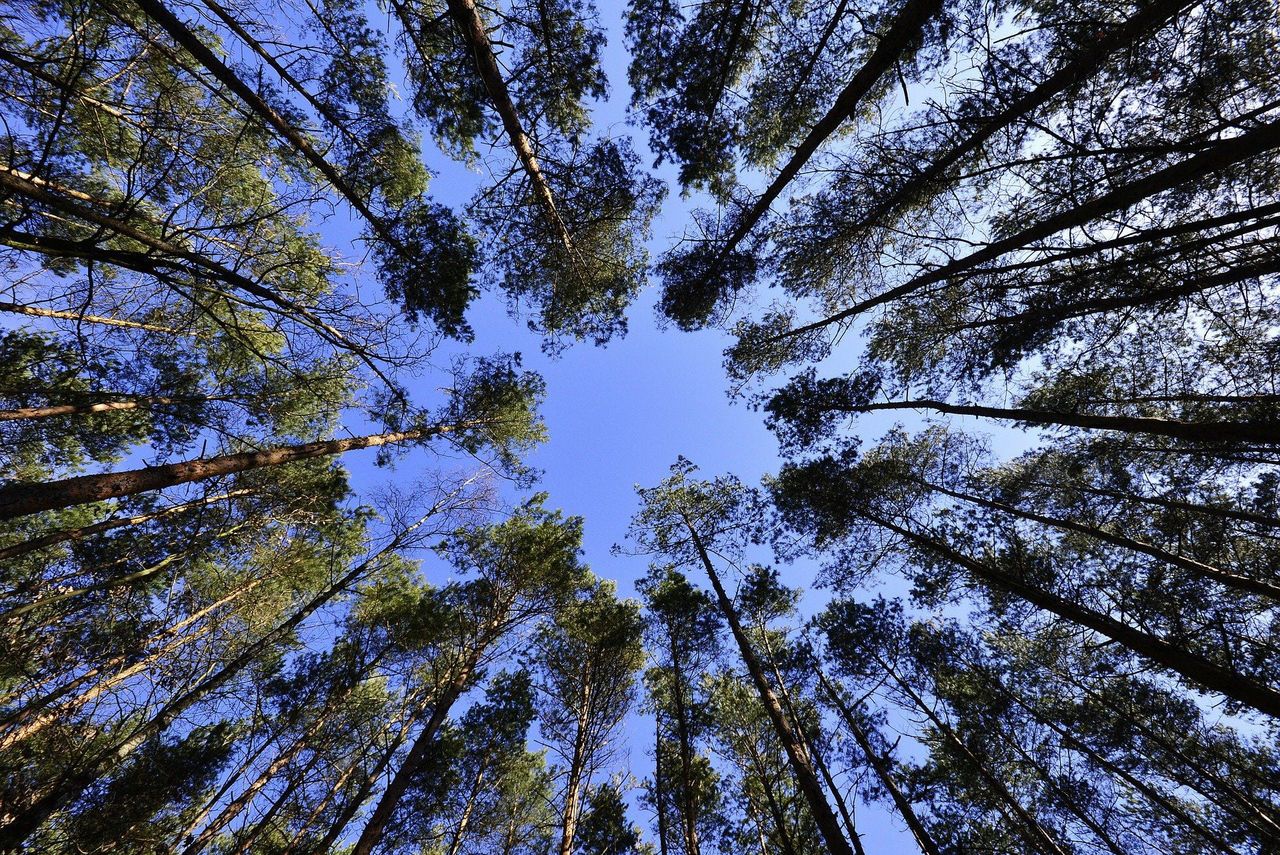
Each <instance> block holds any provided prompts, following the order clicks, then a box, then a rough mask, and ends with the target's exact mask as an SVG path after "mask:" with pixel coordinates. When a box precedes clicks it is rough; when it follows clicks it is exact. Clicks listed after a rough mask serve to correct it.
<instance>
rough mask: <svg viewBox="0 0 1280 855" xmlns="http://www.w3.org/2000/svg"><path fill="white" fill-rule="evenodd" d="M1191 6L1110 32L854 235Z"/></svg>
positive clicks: (1145, 13) (1186, 1) (861, 223)
mask: <svg viewBox="0 0 1280 855" xmlns="http://www.w3.org/2000/svg"><path fill="white" fill-rule="evenodd" d="M1191 5H1193V3H1192V2H1191V0H1162V2H1155V3H1151V4H1150V5H1147V6H1144V7H1143V8H1141V9H1140V10H1139V11H1138V12H1137V13H1136V14H1135V15H1134V16H1133V17H1132V18H1129V19H1128V20H1127V21H1125V22H1124V23H1122V24H1120V25H1118V26H1115V27H1113V28H1111V30H1110V32H1109V33H1108V34H1107V35H1105V36H1104V37H1103V38H1101V39H1099V40H1097V41H1095V42H1094V43H1093V44H1092V46H1091V48H1089V49H1086V50H1084V51H1083V52H1081V53H1080V54H1079V55H1077V56H1076V58H1075V59H1074V60H1072V61H1070V62H1068V63H1067V64H1066V65H1063V66H1062V67H1061V68H1059V69H1058V70H1057V71H1055V72H1054V73H1053V74H1051V75H1050V76H1049V77H1047V78H1046V79H1045V80H1044V81H1043V82H1042V83H1040V84H1039V85H1037V86H1036V87H1035V88H1034V89H1032V90H1031V91H1029V92H1027V93H1025V94H1024V95H1022V96H1021V97H1020V98H1018V99H1017V100H1015V101H1014V102H1013V103H1012V104H1010V105H1009V106H1007V107H1005V108H1004V109H1003V110H1001V111H999V112H998V113H996V114H995V115H993V116H991V117H990V118H987V119H985V120H984V121H982V124H980V125H979V126H978V127H977V129H976V131H975V132H974V133H972V134H970V135H969V136H967V137H965V138H964V139H963V140H961V141H960V142H959V143H958V144H957V145H954V146H952V147H951V148H949V149H947V150H945V151H943V152H941V153H940V154H939V155H938V156H937V157H936V158H935V159H934V160H933V161H932V162H930V163H929V164H927V165H926V166H925V168H924V170H923V171H921V172H919V173H917V174H916V175H914V176H912V177H911V178H910V179H908V180H907V181H906V182H905V183H903V184H902V185H900V186H899V187H898V188H897V189H895V190H892V191H891V192H887V193H877V194H873V195H872V196H871V198H872V200H873V205H872V207H871V209H870V210H869V211H867V212H866V213H864V214H863V215H862V216H861V217H859V218H858V221H857V222H856V223H855V224H854V225H853V227H852V230H854V231H862V230H864V229H867V228H870V227H872V226H874V225H875V224H876V223H878V222H879V221H880V220H881V219H882V218H884V217H886V216H888V215H890V214H892V213H893V212H895V211H897V210H898V209H899V208H901V207H903V206H904V205H907V204H910V203H911V202H912V201H913V200H915V199H916V198H917V197H919V196H920V194H922V193H924V192H926V191H927V190H928V189H929V187H930V186H931V185H933V184H934V183H935V182H936V181H938V180H939V179H941V178H942V177H943V176H944V175H946V173H947V172H948V171H949V170H950V169H951V168H952V167H953V166H955V165H956V164H958V163H959V162H960V161H962V160H963V159H964V158H966V157H968V156H969V155H971V154H974V153H976V152H977V151H978V150H979V149H981V148H982V146H983V145H984V144H985V143H986V142H987V140H989V139H991V138H992V137H993V136H995V135H996V134H997V133H999V132H1000V130H1001V129H1002V128H1005V127H1008V126H1009V125H1010V124H1012V123H1013V122H1016V121H1018V120H1020V119H1022V118H1023V117H1025V116H1028V115H1029V114H1031V113H1032V112H1034V111H1035V110H1038V109H1039V108H1040V107H1043V106H1044V105H1045V104H1047V103H1049V102H1050V101H1051V100H1053V99H1054V98H1056V97H1057V96H1058V95H1060V94H1062V93H1063V92H1065V91H1067V90H1068V89H1070V88H1071V87H1073V86H1077V85H1079V84H1081V83H1083V82H1085V81H1086V80H1088V79H1089V78H1090V77H1092V76H1093V75H1094V74H1096V73H1097V72H1098V71H1099V70H1100V69H1102V67H1103V66H1104V65H1105V64H1106V62H1107V61H1108V60H1109V59H1110V57H1111V56H1112V55H1113V54H1115V53H1116V52H1118V51H1120V50H1122V49H1123V48H1125V47H1128V46H1129V45H1131V44H1133V43H1134V42H1135V41H1137V40H1138V39H1140V38H1142V37H1144V36H1145V35H1146V34H1147V33H1149V32H1154V31H1155V30H1157V29H1158V28H1159V27H1161V26H1163V25H1164V23H1165V22H1166V21H1168V20H1169V19H1170V18H1172V17H1174V16H1175V15H1177V14H1178V13H1179V12H1181V11H1182V10H1183V9H1185V8H1186V7H1188V6H1191Z"/></svg>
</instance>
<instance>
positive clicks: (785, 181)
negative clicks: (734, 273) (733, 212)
mask: <svg viewBox="0 0 1280 855" xmlns="http://www.w3.org/2000/svg"><path fill="white" fill-rule="evenodd" d="M942 5H943V4H942V0H906V2H905V3H903V5H902V8H901V9H900V10H899V11H898V14H897V16H896V17H895V18H894V19H893V23H891V24H890V25H889V29H888V30H887V31H886V32H885V33H884V34H883V35H882V36H880V37H879V39H878V41H877V42H876V49H875V50H874V51H872V53H871V56H869V57H867V60H866V62H865V63H863V65H862V67H861V68H859V69H858V71H857V73H856V74H854V76H853V79H852V80H850V81H849V83H848V85H846V86H845V87H844V89H843V90H842V91H841V92H840V94H839V95H838V96H837V97H836V101H835V103H834V104H832V105H831V109H829V110H828V111H827V112H826V114H824V115H823V117H822V118H821V119H819V120H818V121H817V122H816V123H815V124H814V126H813V128H812V129H811V130H810V131H809V133H808V135H807V136H806V137H805V138H804V140H803V141H802V142H801V143H800V144H799V145H798V146H796V149H795V151H794V152H793V153H792V155H791V157H790V158H789V159H788V160H787V162H786V164H785V165H784V166H783V167H782V169H780V170H778V174H777V175H776V176H774V179H773V181H771V182H770V183H769V186H768V187H766V188H765V190H764V192H763V193H761V194H760V195H759V196H758V197H757V198H756V201H755V204H754V205H752V206H751V209H750V210H749V211H748V212H747V214H746V215H745V216H744V217H743V218H742V219H741V220H740V221H739V222H738V224H737V226H736V227H735V228H734V230H733V232H732V233H731V234H730V236H729V239H728V240H727V241H725V243H724V246H722V247H721V248H720V250H719V252H718V253H717V258H718V259H719V261H721V262H723V261H724V259H725V258H726V257H727V256H728V255H729V254H730V253H732V252H733V251H734V249H736V248H737V246H738V244H739V243H741V242H742V241H743V239H745V238H746V237H747V235H749V234H750V233H751V231H752V229H754V228H755V227H756V224H757V223H759V222H760V218H761V217H763V216H764V215H765V214H766V213H767V212H768V211H769V208H770V206H772V205H773V203H774V202H775V201H776V200H777V198H778V196H779V195H781V193H782V191H783V190H785V189H786V187H787V185H789V184H790V183H791V182H792V180H794V179H795V177H796V176H797V175H798V174H800V170H802V169H804V167H805V164H807V163H808V162H809V160H810V158H812V157H813V156H814V154H815V153H817V151H818V148H819V147H821V146H822V144H823V143H825V142H826V141H827V140H828V139H830V138H831V135H832V134H834V133H835V132H836V131H837V130H838V129H839V128H840V126H841V125H842V124H844V123H845V122H846V121H848V120H849V118H850V117H851V116H853V114H854V113H855V112H856V111H857V109H858V105H859V104H861V103H862V100H863V99H864V98H866V97H867V94H868V93H869V92H871V90H872V89H873V88H874V87H875V85H876V83H877V82H878V81H879V80H880V78H881V77H883V76H884V75H885V73H887V72H888V71H889V70H890V69H891V68H892V67H893V66H894V65H895V64H897V63H898V62H900V61H901V59H902V55H903V54H904V53H906V52H908V51H909V50H910V49H911V47H912V44H913V43H914V42H918V41H919V40H920V38H921V30H923V28H924V26H925V24H927V23H928V22H929V19H930V18H932V17H933V16H935V15H937V14H938V12H939V11H941V9H942Z"/></svg>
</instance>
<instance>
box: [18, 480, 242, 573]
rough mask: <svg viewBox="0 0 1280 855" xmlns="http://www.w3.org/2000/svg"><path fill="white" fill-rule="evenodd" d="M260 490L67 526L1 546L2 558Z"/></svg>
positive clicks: (230, 491)
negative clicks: (72, 526) (79, 525)
mask: <svg viewBox="0 0 1280 855" xmlns="http://www.w3.org/2000/svg"><path fill="white" fill-rule="evenodd" d="M256 492H258V491H257V490H253V489H241V490H229V491H227V492H225V493H220V494H218V495H216V496H205V497H204V498H203V499H193V500H191V501H190V502H183V503H181V504H178V505H171V506H169V507H167V508H162V509H160V510H158V511H152V512H150V513H146V514H135V515H134V516H131V517H115V518H113V519H109V520H103V521H102V522H99V523H94V524H93V525H86V526H81V527H79V528H65V529H60V530H58V531H52V532H49V533H48V534H42V535H40V536H39V537H33V538H31V539H30V540H25V541H23V542H21V543H15V544H13V545H12V546H5V547H0V561H7V560H9V559H11V558H17V557H19V556H22V555H27V554H28V553H31V552H35V551H36V550H37V549H45V548H47V547H50V546H57V545H58V544H60V543H66V542H67V541H76V542H80V541H82V540H85V539H86V538H90V537H93V536H94V535H98V534H102V533H103V532H107V531H113V530H115V529H117V528H122V527H124V526H130V525H140V524H142V523H146V522H151V521H152V520H157V519H162V518H163V517H168V516H172V515H174V514H180V513H183V512H184V511H189V510H192V509H193V508H203V507H206V506H208V505H212V504H214V503H215V502H225V501H227V500H229V499H236V498H239V497H241V496H249V495H253V494H254V493H256Z"/></svg>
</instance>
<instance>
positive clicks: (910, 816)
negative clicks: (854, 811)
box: [813, 662, 942, 855]
mask: <svg viewBox="0 0 1280 855" xmlns="http://www.w3.org/2000/svg"><path fill="white" fill-rule="evenodd" d="M813 671H814V673H815V674H816V675H817V676H818V682H819V683H821V684H822V688H823V689H824V690H825V691H826V693H827V697H829V698H830V699H831V703H832V704H833V705H834V706H835V708H836V711H837V712H839V713H840V717H841V718H842V719H843V720H844V723H845V725H846V726H847V727H848V728H849V732H850V733H851V734H853V739H854V741H855V742H857V743H858V748H859V749H861V750H862V753H863V755H865V756H866V758H867V763H868V764H869V765H870V766H871V771H873V772H874V773H875V775H876V778H877V779H878V780H879V781H880V785H881V786H882V787H884V788H885V790H886V791H887V792H888V793H889V797H890V798H891V799H893V804H894V807H896V808H897V809H898V815H899V816H901V817H902V821H903V822H905V823H906V824H907V828H908V829H909V830H910V831H911V834H912V836H913V837H915V839H916V844H917V845H918V846H919V847H920V851H921V852H923V853H924V855H942V853H941V852H940V850H939V849H938V844H936V843H934V841H933V836H932V835H930V834H929V830H928V829H927V828H925V826H924V823H923V822H922V821H921V820H920V817H919V815H917V814H916V811H915V808H913V807H912V806H911V802H910V801H909V800H908V799H907V797H906V795H905V794H903V792H902V788H901V787H899V786H898V782H897V781H896V780H894V777H893V772H892V771H891V770H890V768H889V763H888V762H887V760H886V759H885V758H884V757H882V756H881V755H880V754H879V752H877V751H876V750H875V747H874V746H873V745H872V744H871V738H870V737H869V736H868V735H867V732H866V731H865V730H863V729H862V726H861V725H859V724H858V720H857V717H856V716H855V715H854V713H853V710H851V709H849V707H848V705H847V704H846V703H845V702H844V699H843V698H841V697H840V695H839V693H838V692H837V691H836V689H835V687H834V686H832V685H831V683H830V681H829V680H827V675H826V674H824V673H823V672H822V669H821V668H820V667H819V666H818V664H817V663H816V662H815V663H814V664H813Z"/></svg>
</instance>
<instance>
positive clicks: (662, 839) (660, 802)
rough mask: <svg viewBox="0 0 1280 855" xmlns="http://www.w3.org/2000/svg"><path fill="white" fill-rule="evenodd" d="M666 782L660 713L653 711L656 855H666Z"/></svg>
mask: <svg viewBox="0 0 1280 855" xmlns="http://www.w3.org/2000/svg"><path fill="white" fill-rule="evenodd" d="M666 787H667V782H666V779H665V777H664V776H663V774H662V718H661V711H660V710H657V709H655V710H654V711H653V805H654V808H655V809H656V810H657V814H658V817H657V819H658V855H667V808H666V799H667V789H666Z"/></svg>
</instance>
